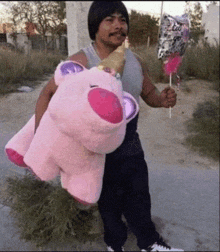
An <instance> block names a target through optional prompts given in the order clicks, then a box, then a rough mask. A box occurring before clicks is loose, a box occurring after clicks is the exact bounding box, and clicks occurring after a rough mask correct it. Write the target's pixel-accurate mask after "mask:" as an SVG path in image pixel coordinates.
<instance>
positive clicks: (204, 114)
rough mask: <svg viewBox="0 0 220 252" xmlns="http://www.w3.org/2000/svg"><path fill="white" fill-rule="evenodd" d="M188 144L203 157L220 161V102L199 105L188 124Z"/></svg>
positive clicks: (214, 101)
mask: <svg viewBox="0 0 220 252" xmlns="http://www.w3.org/2000/svg"><path fill="white" fill-rule="evenodd" d="M186 125H187V130H188V132H189V135H188V136H187V138H186V144H187V145H188V146H189V147H190V148H191V149H192V150H193V151H196V152H199V153H200V154H201V155H203V156H206V157H210V158H212V159H214V160H216V161H218V160H219V100H218V99H216V100H213V101H207V102H204V103H198V104H197V106H196V108H195V110H194V113H193V118H192V119H191V120H189V121H187V122H186Z"/></svg>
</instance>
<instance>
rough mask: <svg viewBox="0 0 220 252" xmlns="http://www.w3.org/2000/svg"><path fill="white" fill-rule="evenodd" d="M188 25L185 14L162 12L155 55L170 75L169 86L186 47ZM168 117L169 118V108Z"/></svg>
mask: <svg viewBox="0 0 220 252" xmlns="http://www.w3.org/2000/svg"><path fill="white" fill-rule="evenodd" d="M189 26H190V22H189V19H188V16H187V14H184V15H182V16H175V17H173V16H170V15H168V14H164V15H163V17H162V19H161V28H160V34H159V41H158V51H157V56H158V59H161V60H163V62H164V72H165V73H166V74H167V75H169V77H170V87H171V86H172V74H173V73H177V71H178V68H179V66H180V64H181V62H182V56H183V54H184V53H185V50H186V48H187V44H188V40H189ZM169 117H170V118H171V108H170V116H169Z"/></svg>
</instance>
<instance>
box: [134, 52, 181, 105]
mask: <svg viewBox="0 0 220 252" xmlns="http://www.w3.org/2000/svg"><path fill="white" fill-rule="evenodd" d="M134 55H135V57H136V58H137V60H138V61H139V63H140V64H141V67H142V71H143V77H144V79H143V87H142V92H141V98H142V99H143V100H144V102H145V103H146V104H147V105H149V106H151V107H154V108H160V107H164V108H169V107H173V106H175V104H176V93H175V91H174V90H173V89H172V88H170V87H167V88H165V89H164V90H163V91H162V92H161V93H160V92H159V90H158V89H157V88H156V87H155V86H154V85H153V83H152V81H151V79H150V77H149V75H148V68H147V66H146V64H145V63H144V62H143V60H142V59H141V58H140V57H139V56H138V55H137V54H135V53H134Z"/></svg>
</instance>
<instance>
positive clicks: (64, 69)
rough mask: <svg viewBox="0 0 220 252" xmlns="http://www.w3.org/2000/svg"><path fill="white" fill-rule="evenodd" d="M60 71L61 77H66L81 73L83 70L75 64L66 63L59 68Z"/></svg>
mask: <svg viewBox="0 0 220 252" xmlns="http://www.w3.org/2000/svg"><path fill="white" fill-rule="evenodd" d="M60 70H61V73H62V75H67V74H71V73H79V72H82V71H83V70H84V68H83V67H82V66H81V65H79V64H77V63H75V62H66V63H64V64H63V65H62V66H61V68H60Z"/></svg>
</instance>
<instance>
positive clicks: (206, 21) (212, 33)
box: [202, 4, 219, 45]
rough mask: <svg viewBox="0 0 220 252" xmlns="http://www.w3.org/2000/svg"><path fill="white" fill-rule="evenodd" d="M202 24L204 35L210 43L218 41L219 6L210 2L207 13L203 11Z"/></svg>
mask: <svg viewBox="0 0 220 252" xmlns="http://www.w3.org/2000/svg"><path fill="white" fill-rule="evenodd" d="M202 25H205V27H204V28H205V35H204V37H205V38H206V37H207V41H208V42H209V43H210V44H214V45H216V40H217V42H218V43H219V6H217V5H214V4H210V5H209V9H208V12H207V13H203V16H202Z"/></svg>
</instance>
